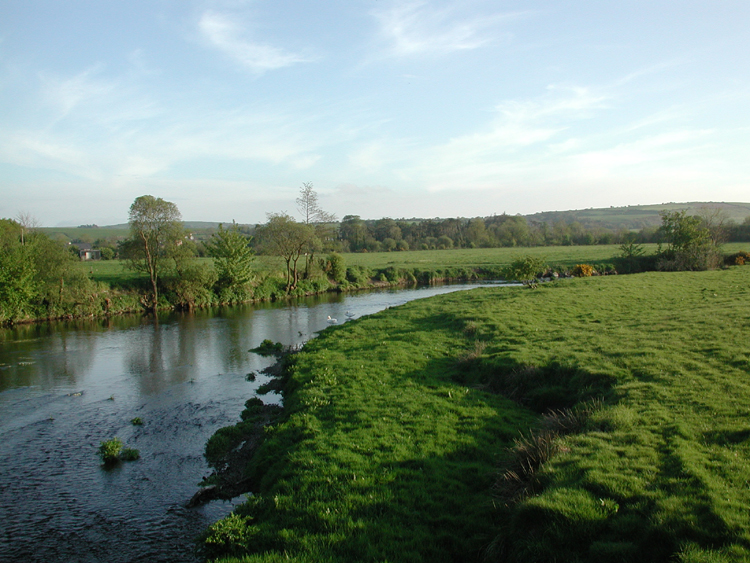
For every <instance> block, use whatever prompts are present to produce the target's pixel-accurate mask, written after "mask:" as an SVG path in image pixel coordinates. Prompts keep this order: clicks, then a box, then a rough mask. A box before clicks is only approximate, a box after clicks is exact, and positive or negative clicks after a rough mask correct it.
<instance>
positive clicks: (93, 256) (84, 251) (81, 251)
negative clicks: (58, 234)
mask: <svg viewBox="0 0 750 563" xmlns="http://www.w3.org/2000/svg"><path fill="white" fill-rule="evenodd" d="M73 246H75V247H76V248H77V249H78V256H79V257H80V258H81V260H83V261H88V260H101V259H102V251H101V250H99V249H98V248H91V245H90V244H86V243H78V244H75V243H74V244H73Z"/></svg>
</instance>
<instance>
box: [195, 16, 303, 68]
mask: <svg viewBox="0 0 750 563" xmlns="http://www.w3.org/2000/svg"><path fill="white" fill-rule="evenodd" d="M198 27H199V29H200V31H201V34H202V35H203V37H205V38H206V39H207V40H208V41H209V43H210V44H211V45H213V46H214V47H216V48H217V49H219V50H220V51H222V52H223V53H224V54H226V55H227V56H229V57H230V58H232V59H234V60H235V61H237V62H239V63H240V64H242V65H243V66H245V67H247V68H249V69H250V70H251V71H253V72H255V73H257V74H262V73H264V72H266V71H269V70H275V69H278V68H283V67H286V66H290V65H293V64H296V63H302V62H310V60H311V59H310V58H308V57H304V56H302V55H299V54H296V53H288V52H285V51H283V50H282V49H279V48H277V47H272V46H271V45H265V44H262V43H257V42H254V41H250V40H248V39H246V38H244V37H243V30H242V28H241V27H240V26H239V25H238V24H237V23H236V22H235V21H233V20H232V19H231V18H230V17H229V16H227V15H224V14H220V13H217V12H213V11H207V12H204V13H203V15H202V16H201V19H200V21H199V22H198Z"/></svg>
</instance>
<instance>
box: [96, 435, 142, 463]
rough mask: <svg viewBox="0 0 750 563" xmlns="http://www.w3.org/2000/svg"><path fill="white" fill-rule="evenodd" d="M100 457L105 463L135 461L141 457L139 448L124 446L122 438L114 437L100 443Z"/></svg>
mask: <svg viewBox="0 0 750 563" xmlns="http://www.w3.org/2000/svg"><path fill="white" fill-rule="evenodd" d="M99 457H100V458H101V460H102V463H103V464H104V465H112V464H115V463H117V462H118V461H134V460H136V459H138V458H139V457H141V455H140V453H139V452H138V450H134V449H132V448H124V449H123V443H122V440H120V439H119V438H112V439H111V440H106V441H104V442H102V443H101V444H100V445H99Z"/></svg>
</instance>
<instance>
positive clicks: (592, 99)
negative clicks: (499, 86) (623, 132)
mask: <svg viewBox="0 0 750 563" xmlns="http://www.w3.org/2000/svg"><path fill="white" fill-rule="evenodd" d="M606 104H607V97H606V96H604V95H602V94H599V93H595V92H592V91H591V90H589V89H587V88H580V87H576V88H570V87H567V88H564V87H557V86H555V87H550V88H549V89H548V92H547V93H546V94H545V95H544V96H541V97H539V98H536V99H531V100H507V101H503V102H501V103H499V104H498V105H497V106H496V108H495V110H496V111H495V115H494V117H493V119H492V120H491V121H490V122H489V123H488V124H487V126H485V127H484V128H483V130H480V131H476V132H473V133H469V134H466V135H461V136H458V137H455V138H452V139H450V140H449V141H447V142H446V143H443V144H442V145H437V146H434V147H431V148H429V149H426V150H424V151H423V154H422V156H421V158H419V159H418V161H417V164H416V165H413V166H407V167H405V168H404V169H402V170H401V172H400V174H401V175H402V177H403V178H404V179H408V178H413V177H421V178H425V179H426V180H427V182H428V185H429V186H430V188H431V189H433V190H441V189H448V188H451V187H455V186H456V185H464V186H467V187H469V186H470V187H477V188H480V187H491V186H496V185H497V183H498V181H499V180H501V179H503V178H509V177H520V176H525V175H527V174H529V173H533V171H534V170H535V169H536V168H537V167H538V166H539V160H540V159H541V158H542V157H547V156H548V155H549V154H550V153H551V152H557V153H565V152H566V151H569V150H573V149H574V148H576V147H577V146H578V141H577V140H576V139H574V138H573V137H574V134H573V133H568V136H567V137H564V136H563V133H564V132H565V131H567V130H568V129H570V128H572V127H574V126H575V125H576V124H577V123H580V122H581V121H583V120H587V119H590V118H591V117H593V116H594V115H596V112H597V111H600V110H601V109H603V108H605V107H606Z"/></svg>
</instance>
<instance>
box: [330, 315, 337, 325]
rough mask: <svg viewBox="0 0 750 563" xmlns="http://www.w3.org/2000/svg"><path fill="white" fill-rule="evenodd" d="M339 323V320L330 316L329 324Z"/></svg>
mask: <svg viewBox="0 0 750 563" xmlns="http://www.w3.org/2000/svg"><path fill="white" fill-rule="evenodd" d="M337 322H339V321H338V319H332V318H331V315H328V324H332V325H335V324H336V323H337Z"/></svg>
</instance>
